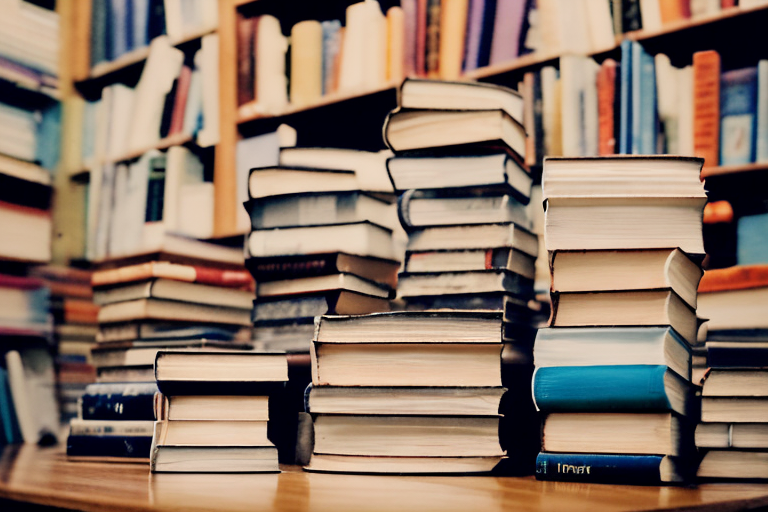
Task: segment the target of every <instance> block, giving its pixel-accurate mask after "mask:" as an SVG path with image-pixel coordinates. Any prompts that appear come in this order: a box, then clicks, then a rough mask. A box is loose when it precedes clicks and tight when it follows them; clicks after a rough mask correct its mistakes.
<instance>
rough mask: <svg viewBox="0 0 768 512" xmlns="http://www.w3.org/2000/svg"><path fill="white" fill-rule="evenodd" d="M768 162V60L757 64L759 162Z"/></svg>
mask: <svg viewBox="0 0 768 512" xmlns="http://www.w3.org/2000/svg"><path fill="white" fill-rule="evenodd" d="M766 160H768V60H765V59H763V60H761V61H760V62H758V63H757V161H758V162H764V161H766Z"/></svg>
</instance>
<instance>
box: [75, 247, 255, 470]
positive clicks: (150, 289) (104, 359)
mask: <svg viewBox="0 0 768 512" xmlns="http://www.w3.org/2000/svg"><path fill="white" fill-rule="evenodd" d="M242 265H243V259H242V253H241V252H240V251H239V250H238V249H236V248H229V247H224V246H219V245H215V244H211V243H206V242H201V241H197V240H192V239H184V238H180V237H166V242H165V244H164V246H163V249H162V250H161V251H159V252H157V253H153V254H150V255H143V256H142V257H137V258H133V259H130V260H122V261H115V262H112V263H111V264H109V267H107V264H106V263H105V264H104V267H107V268H102V269H100V270H97V271H95V272H94V273H93V276H92V283H93V288H94V302H95V303H96V304H98V305H99V306H101V309H100V310H99V315H98V320H99V329H98V333H97V343H96V346H95V347H94V348H93V350H92V351H91V358H92V362H93V365H94V366H95V367H96V371H97V375H98V377H97V381H98V383H97V384H94V385H91V386H89V387H88V389H87V392H86V395H85V396H84V397H83V399H82V401H81V404H80V408H79V411H78V417H77V418H76V419H73V420H72V422H71V431H70V436H69V440H68V443H67V444H68V445H67V454H68V455H70V456H72V457H94V456H96V457H101V458H115V457H117V458H138V459H147V458H148V457H149V447H150V443H151V438H152V431H153V430H152V429H153V423H152V422H153V421H154V419H155V416H154V412H153V407H152V396H154V393H155V392H156V390H157V389H156V387H155V383H154V382H155V375H154V361H155V356H156V354H157V352H158V351H159V350H160V349H162V348H169V347H171V348H179V349H182V348H183V349H189V350H201V349H206V350H233V349H240V350H250V349H251V348H252V346H251V345H250V343H249V342H250V337H251V329H250V313H251V308H252V306H253V304H252V303H253V280H252V278H251V276H250V274H249V273H248V272H247V271H246V270H245V269H243V266H242ZM126 403H130V404H129V405H126Z"/></svg>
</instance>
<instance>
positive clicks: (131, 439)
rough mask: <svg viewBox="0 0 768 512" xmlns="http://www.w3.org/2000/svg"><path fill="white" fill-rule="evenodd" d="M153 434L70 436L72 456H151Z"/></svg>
mask: <svg viewBox="0 0 768 512" xmlns="http://www.w3.org/2000/svg"><path fill="white" fill-rule="evenodd" d="M151 444H152V436H77V435H75V436H72V435H71V436H69V437H68V438H67V455H68V456H70V457H124V458H132V459H133V458H136V459H147V458H149V451H150V445H151Z"/></svg>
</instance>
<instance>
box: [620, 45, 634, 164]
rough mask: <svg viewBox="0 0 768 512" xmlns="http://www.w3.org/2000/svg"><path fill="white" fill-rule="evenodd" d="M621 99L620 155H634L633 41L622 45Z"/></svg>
mask: <svg viewBox="0 0 768 512" xmlns="http://www.w3.org/2000/svg"><path fill="white" fill-rule="evenodd" d="M619 72H620V75H621V87H620V91H619V92H620V96H621V97H620V99H619V153H620V154H622V155H628V154H630V153H632V41H627V40H625V41H622V43H621V67H620V69H619Z"/></svg>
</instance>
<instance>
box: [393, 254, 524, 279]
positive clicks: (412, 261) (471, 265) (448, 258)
mask: <svg viewBox="0 0 768 512" xmlns="http://www.w3.org/2000/svg"><path fill="white" fill-rule="evenodd" d="M534 261H535V258H533V257H532V256H530V255H528V254H525V253H524V252H521V251H518V250H515V249H511V248H509V247H498V248H494V249H475V250H463V251H425V252H411V251H409V252H406V254H405V263H404V264H403V270H404V272H405V273H418V272H458V271H477V270H508V271H510V272H512V273H515V274H519V275H520V276H523V277H525V278H528V279H533V278H534V275H535V269H534Z"/></svg>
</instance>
